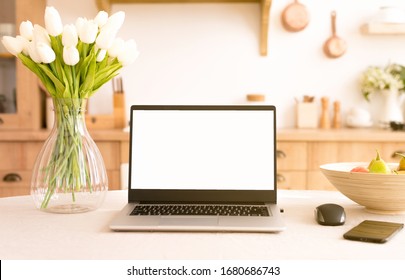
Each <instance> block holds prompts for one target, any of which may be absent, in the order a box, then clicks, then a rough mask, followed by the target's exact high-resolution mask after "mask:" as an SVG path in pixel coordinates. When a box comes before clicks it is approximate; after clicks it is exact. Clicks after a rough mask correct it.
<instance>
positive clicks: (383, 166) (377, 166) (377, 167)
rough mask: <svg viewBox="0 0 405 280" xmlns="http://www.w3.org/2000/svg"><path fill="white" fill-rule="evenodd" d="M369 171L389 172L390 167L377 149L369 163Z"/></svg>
mask: <svg viewBox="0 0 405 280" xmlns="http://www.w3.org/2000/svg"><path fill="white" fill-rule="evenodd" d="M369 171H370V173H382V174H390V173H391V169H390V168H389V166H388V165H387V163H386V162H385V161H384V160H383V159H382V158H381V157H380V153H379V152H378V151H377V156H376V157H375V159H373V160H372V161H371V162H370V164H369Z"/></svg>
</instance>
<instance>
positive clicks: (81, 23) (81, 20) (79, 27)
mask: <svg viewBox="0 0 405 280" xmlns="http://www.w3.org/2000/svg"><path fill="white" fill-rule="evenodd" d="M86 21H87V19H86V18H83V17H79V18H77V19H76V22H75V26H76V30H77V34H80V31H81V30H82V28H83V26H84V24H85V22H86Z"/></svg>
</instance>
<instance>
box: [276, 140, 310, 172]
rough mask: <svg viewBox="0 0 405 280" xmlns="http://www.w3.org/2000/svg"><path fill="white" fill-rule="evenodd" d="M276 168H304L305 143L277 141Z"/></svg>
mask: <svg viewBox="0 0 405 280" xmlns="http://www.w3.org/2000/svg"><path fill="white" fill-rule="evenodd" d="M277 169H278V170H290V171H291V170H306V169H307V144H306V143H303V142H278V143H277Z"/></svg>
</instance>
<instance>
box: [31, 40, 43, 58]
mask: <svg viewBox="0 0 405 280" xmlns="http://www.w3.org/2000/svg"><path fill="white" fill-rule="evenodd" d="M28 54H29V56H30V58H31V59H32V60H33V61H34V62H35V63H41V62H42V61H41V57H40V56H39V54H38V52H37V47H36V45H35V43H34V42H33V41H31V42H29V43H28Z"/></svg>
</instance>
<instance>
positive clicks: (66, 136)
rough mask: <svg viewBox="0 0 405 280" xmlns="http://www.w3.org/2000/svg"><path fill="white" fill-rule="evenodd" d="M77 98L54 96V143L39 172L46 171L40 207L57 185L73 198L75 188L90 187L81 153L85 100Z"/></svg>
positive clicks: (87, 172)
mask: <svg viewBox="0 0 405 280" xmlns="http://www.w3.org/2000/svg"><path fill="white" fill-rule="evenodd" d="M85 100H86V99H79V98H70V99H69V98H66V99H60V98H54V106H55V122H56V123H55V127H54V129H57V130H58V132H57V133H56V143H55V145H54V146H53V150H52V153H51V155H50V157H51V159H50V161H49V164H48V166H46V167H45V168H44V169H43V170H41V171H42V172H44V173H45V176H44V178H45V183H46V184H47V185H48V188H47V192H46V194H45V197H44V200H43V202H42V204H41V208H47V206H48V204H49V202H50V200H51V197H52V195H53V194H54V193H55V191H56V190H57V189H59V190H61V191H62V192H63V193H71V195H72V200H73V202H75V201H76V195H75V193H76V192H79V191H81V190H82V188H87V187H89V188H90V192H92V191H93V190H92V187H91V184H90V181H91V180H90V176H89V170H88V166H87V164H86V163H85V162H86V159H85V155H84V153H83V141H82V134H83V133H84V131H85V127H84V125H85V119H84V114H85V110H84V108H85V105H86V102H85Z"/></svg>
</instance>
